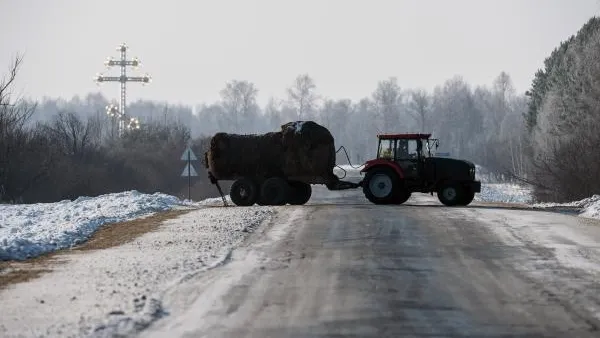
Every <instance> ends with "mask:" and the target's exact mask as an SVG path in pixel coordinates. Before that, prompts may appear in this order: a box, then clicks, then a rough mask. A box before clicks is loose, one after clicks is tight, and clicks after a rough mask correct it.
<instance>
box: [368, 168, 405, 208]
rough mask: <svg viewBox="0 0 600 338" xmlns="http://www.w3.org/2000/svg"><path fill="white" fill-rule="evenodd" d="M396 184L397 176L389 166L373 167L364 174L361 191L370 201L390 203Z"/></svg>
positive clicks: (392, 199) (392, 200)
mask: <svg viewBox="0 0 600 338" xmlns="http://www.w3.org/2000/svg"><path fill="white" fill-rule="evenodd" d="M397 185H398V176H396V173H394V172H393V171H392V170H391V169H390V168H374V169H371V170H369V171H368V172H367V174H366V175H365V179H364V183H363V193H364V194H365V197H366V198H367V199H368V200H369V201H371V203H375V204H391V203H393V202H394V188H395V187H396V186H397Z"/></svg>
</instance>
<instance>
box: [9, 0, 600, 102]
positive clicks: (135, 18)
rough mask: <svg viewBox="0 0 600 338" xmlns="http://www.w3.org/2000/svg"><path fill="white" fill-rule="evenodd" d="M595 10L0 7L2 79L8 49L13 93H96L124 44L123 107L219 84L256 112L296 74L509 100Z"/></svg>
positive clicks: (491, 4) (585, 0) (506, 4)
mask: <svg viewBox="0 0 600 338" xmlns="http://www.w3.org/2000/svg"><path fill="white" fill-rule="evenodd" d="M598 13H600V3H599V1H598V0H499V1H496V0H437V1H436V0H388V1H384V0H369V1H367V0H364V1H358V0H320V1H319V0H297V1H287V0H256V1H250V0H239V1H233V0H213V1H203V0H195V1H193V0H189V1H183V0H171V1H156V0H146V1H131V0H101V1H91V0H61V1H59V0H0V24H1V25H2V26H3V27H1V29H0V45H1V52H0V73H1V74H5V73H6V70H7V67H8V63H9V61H10V59H11V58H12V57H13V56H14V55H15V54H16V53H18V52H20V53H25V60H24V64H23V67H22V69H21V73H20V75H19V81H18V83H17V88H18V90H19V91H20V92H21V93H22V94H23V95H25V96H27V97H31V98H35V99H39V98H41V97H43V96H49V97H64V98H71V97H72V96H73V95H75V94H79V95H82V96H83V95H85V94H86V93H88V92H90V91H93V92H95V91H98V90H100V91H101V92H102V93H103V94H104V95H105V96H106V97H107V98H109V99H113V98H114V99H118V95H119V88H118V84H117V83H106V84H103V85H102V86H101V87H98V86H97V85H96V84H95V83H94V82H93V81H92V77H93V76H94V75H95V74H96V73H98V72H102V73H104V75H116V74H117V73H118V70H117V69H112V70H107V69H106V68H105V67H104V65H103V62H104V60H105V59H106V57H107V56H113V57H117V56H118V53H117V51H116V50H115V48H116V47H117V45H118V44H120V43H121V42H126V43H127V44H128V45H129V47H130V50H129V55H130V56H132V57H133V56H138V57H139V58H140V60H141V61H142V63H143V67H142V68H141V69H140V71H138V74H141V73H143V72H148V73H150V74H151V75H152V77H153V82H152V83H151V84H150V85H149V86H145V87H142V86H141V85H140V84H130V85H129V87H128V89H129V95H128V100H129V101H130V102H131V101H135V100H137V99H150V100H157V101H169V102H172V103H184V104H199V103H202V102H207V103H210V102H214V101H216V100H218V99H219V91H220V90H221V88H223V87H224V85H225V83H226V82H227V81H230V80H233V79H237V80H248V81H252V82H254V83H255V84H256V86H257V87H258V89H259V103H260V104H261V105H264V104H265V103H266V101H267V100H268V98H269V97H270V96H275V97H278V98H284V97H285V88H286V87H288V86H289V85H290V84H291V83H292V81H293V80H294V78H295V77H296V76H297V75H298V74H301V73H308V74H309V75H310V76H311V77H313V78H314V80H315V83H316V85H317V89H318V91H319V93H320V94H321V95H323V96H325V97H330V98H336V99H338V98H350V99H353V100H359V99H361V98H363V97H365V96H369V95H371V93H372V92H373V90H374V89H375V87H376V85H377V82H378V81H379V80H383V79H386V78H388V77H390V76H396V77H397V78H398V82H399V84H400V86H401V87H403V88H418V87H419V88H425V89H427V90H431V89H432V88H433V87H434V86H435V85H438V84H442V83H443V81H445V80H447V79H449V78H451V77H452V76H454V75H462V76H463V77H464V78H465V79H466V80H467V81H468V82H470V83H471V84H473V85H476V84H482V85H485V84H491V82H492V81H493V79H494V78H495V77H496V76H497V75H498V74H499V73H500V72H501V71H503V70H504V71H506V72H508V73H509V74H510V75H511V77H512V79H513V81H514V85H515V87H516V89H517V91H519V92H524V91H525V90H527V89H528V88H529V85H530V83H531V79H532V77H533V74H534V73H535V71H536V70H537V69H538V68H540V67H542V64H543V60H544V58H545V57H547V56H548V55H549V53H550V52H551V51H552V49H554V48H555V47H556V46H557V45H558V44H559V43H560V41H562V40H564V39H566V38H568V37H569V36H570V35H572V34H575V33H576V32H577V31H578V30H579V29H580V27H581V26H582V25H583V24H584V23H585V22H586V21H587V20H589V19H590V18H591V17H592V16H593V15H597V14H598Z"/></svg>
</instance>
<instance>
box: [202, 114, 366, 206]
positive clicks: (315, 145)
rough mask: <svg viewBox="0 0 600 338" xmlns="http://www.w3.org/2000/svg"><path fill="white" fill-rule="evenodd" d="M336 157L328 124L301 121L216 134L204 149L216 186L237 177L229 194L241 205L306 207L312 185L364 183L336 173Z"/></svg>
mask: <svg viewBox="0 0 600 338" xmlns="http://www.w3.org/2000/svg"><path fill="white" fill-rule="evenodd" d="M335 158H336V151H335V144H334V138H333V136H332V135H331V133H330V132H329V130H328V129H327V128H325V127H323V126H321V125H319V124H318V123H316V122H314V121H296V122H289V123H286V124H284V125H282V126H281V130H280V131H277V132H269V133H265V134H251V135H240V134H229V133H217V134H215V135H214V136H213V137H212V139H211V142H210V148H209V150H208V151H207V152H206V153H205V166H206V169H207V172H208V175H209V178H210V180H211V182H212V183H213V184H218V182H219V181H221V180H227V181H234V182H233V183H232V185H231V189H230V192H229V195H230V198H231V200H232V201H233V202H234V203H235V204H236V205H239V206H250V205H253V204H255V203H256V204H259V205H284V204H288V203H289V204H292V205H302V204H305V203H306V202H308V201H309V199H310V197H311V195H312V188H311V185H313V184H322V185H325V186H326V187H327V188H328V189H330V190H343V189H352V188H358V187H360V184H359V183H353V182H347V181H342V180H340V178H339V177H338V176H336V175H335V174H334V172H333V169H334V167H335V166H336V164H335Z"/></svg>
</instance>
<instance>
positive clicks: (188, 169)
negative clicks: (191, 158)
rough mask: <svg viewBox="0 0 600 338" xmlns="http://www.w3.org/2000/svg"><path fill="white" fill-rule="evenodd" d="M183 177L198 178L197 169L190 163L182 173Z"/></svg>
mask: <svg viewBox="0 0 600 338" xmlns="http://www.w3.org/2000/svg"><path fill="white" fill-rule="evenodd" d="M181 176H183V177H187V176H198V173H197V172H196V169H194V166H193V165H192V164H191V163H188V164H187V165H186V166H185V168H183V172H182V173H181Z"/></svg>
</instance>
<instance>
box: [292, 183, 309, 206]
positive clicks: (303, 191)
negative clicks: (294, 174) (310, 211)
mask: <svg viewBox="0 0 600 338" xmlns="http://www.w3.org/2000/svg"><path fill="white" fill-rule="evenodd" d="M289 184H290V188H291V189H290V196H289V198H288V202H289V203H290V204H291V205H303V204H306V202H308V200H309V199H310V196H311V195H312V187H311V186H310V184H308V183H304V182H299V181H290V182H289Z"/></svg>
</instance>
